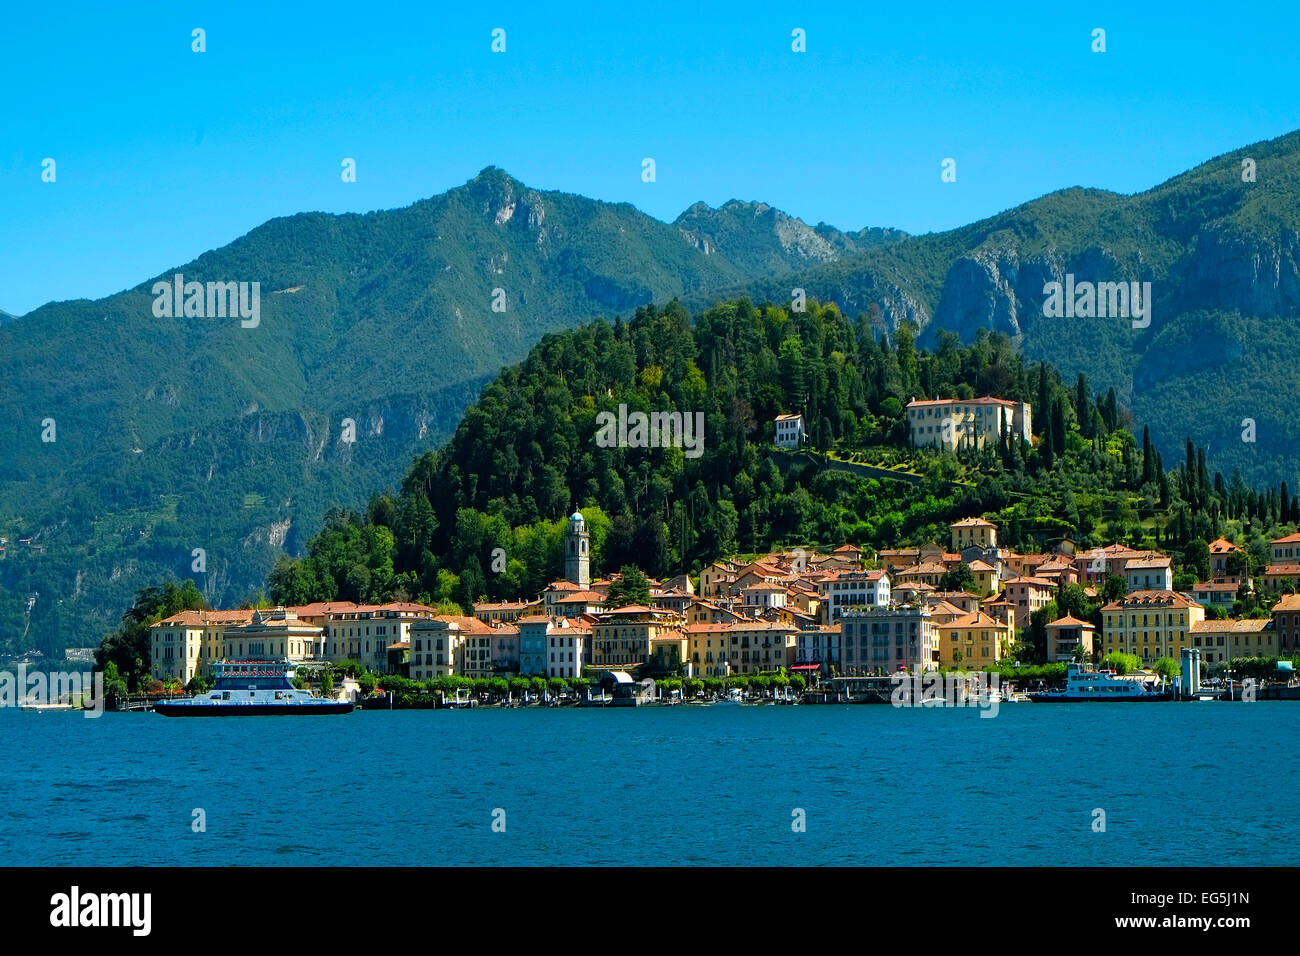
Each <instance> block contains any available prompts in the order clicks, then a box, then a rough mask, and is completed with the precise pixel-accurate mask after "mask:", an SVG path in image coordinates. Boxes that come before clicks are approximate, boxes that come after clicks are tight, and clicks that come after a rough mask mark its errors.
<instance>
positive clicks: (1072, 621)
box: [1047, 614, 1097, 631]
mask: <svg viewBox="0 0 1300 956" xmlns="http://www.w3.org/2000/svg"><path fill="white" fill-rule="evenodd" d="M1047 626H1048V627H1086V628H1088V629H1089V630H1093V631H1095V630H1096V629H1097V628H1096V626H1095V625H1093V624H1090V623H1089V622H1087V621H1081V620H1079V619H1078V618H1077V617H1075V616H1074V615H1072V614H1067V615H1065V617H1058V618H1057V619H1056V620H1055V621H1053V622H1052V623H1051V624H1048V625H1047Z"/></svg>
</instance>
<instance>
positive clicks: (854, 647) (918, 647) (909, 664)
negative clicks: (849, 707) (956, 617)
mask: <svg viewBox="0 0 1300 956" xmlns="http://www.w3.org/2000/svg"><path fill="white" fill-rule="evenodd" d="M840 630H841V632H842V639H841V646H842V655H843V672H844V674H846V675H859V674H873V673H874V674H888V673H891V672H893V671H897V670H908V671H911V672H913V673H916V672H923V671H925V670H927V669H929V668H931V667H933V666H934V665H935V664H937V663H938V661H939V643H938V631H937V629H936V627H935V624H934V620H933V617H932V614H931V611H930V609H929V608H928V607H925V606H924V605H893V606H885V607H861V608H850V609H848V610H846V611H845V612H844V614H843V615H842V616H841V618H840Z"/></svg>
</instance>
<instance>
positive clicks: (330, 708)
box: [153, 661, 353, 717]
mask: <svg viewBox="0 0 1300 956" xmlns="http://www.w3.org/2000/svg"><path fill="white" fill-rule="evenodd" d="M213 672H214V674H215V676H216V685H215V686H214V687H213V688H212V690H211V691H209V692H208V693H206V694H199V695H196V696H194V697H185V698H182V699H180V700H160V701H158V703H156V704H154V707H153V709H154V713H156V714H162V715H163V716H164V717H257V716H264V715H269V714H291V715H293V716H302V717H306V716H314V715H318V714H349V713H351V712H352V710H353V705H352V702H351V701H338V700H329V699H327V698H325V697H313V696H312V694H311V693H310V692H309V691H305V690H299V689H298V688H296V687H294V686H293V684H291V683H290V682H289V680H290V678H291V677H292V676H293V665H292V664H290V663H289V662H288V661H220V662H219V663H216V664H214V665H213Z"/></svg>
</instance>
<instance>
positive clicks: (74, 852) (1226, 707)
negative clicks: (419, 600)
mask: <svg viewBox="0 0 1300 956" xmlns="http://www.w3.org/2000/svg"><path fill="white" fill-rule="evenodd" d="M979 714H980V711H979V710H978V709H975V708H971V709H965V708H962V709H956V708H952V709H938V708H927V709H911V710H909V709H895V708H892V707H884V706H803V707H671V708H655V707H646V708H639V709H626V710H614V709H606V710H578V709H568V708H564V709H551V710H486V709H485V710H475V711H392V712H388V711H370V712H363V711H358V712H356V713H353V714H350V715H345V716H338V717H317V718H309V719H293V718H284V717H252V718H226V719H221V718H214V719H195V720H175V719H168V718H164V717H159V716H157V715H155V714H105V715H103V716H102V717H100V718H97V719H86V718H84V717H82V716H81V715H80V714H75V713H45V714H37V713H30V712H19V711H16V710H13V709H8V708H6V709H0V741H3V743H2V744H0V746H2V747H3V755H4V758H5V759H4V766H3V770H2V771H0V864H3V865H20V864H21V865H40V866H49V865H74V864H75V865H109V864H113V865H116V864H121V865H128V864H130V865H209V864H210V865H221V866H227V865H232V864H234V865H350V864H362V863H364V864H371V865H399V866H404V865H418V864H478V865H492V864H512V865H533V864H566V865H573V864H656V865H664V864H667V865H672V864H715V865H810V864H871V865H952V864H960V865H982V864H1001V865H1111V864H1115V865H1126V866H1131V865H1211V866H1212V865H1218V864H1287V865H1290V864H1293V863H1294V862H1295V855H1294V851H1293V850H1292V849H1291V840H1290V834H1291V831H1290V830H1289V824H1290V822H1291V819H1292V814H1291V811H1290V797H1291V796H1292V795H1294V794H1295V793H1296V792H1297V790H1298V789H1300V767H1298V766H1297V761H1296V760H1295V757H1296V752H1297V743H1296V740H1297V737H1296V726H1297V723H1300V704H1293V703H1289V702H1270V701H1259V702H1256V703H1250V704H1221V703H1189V704H1120V705H1111V706H1107V705H1096V704H1091V705H1090V704H1076V705H1069V704H1060V705H1053V706H1050V707H1046V706H1042V705H1034V704H1029V703H1025V704H1010V705H1004V706H1003V707H1002V708H1001V711H1000V713H999V714H998V716H997V717H996V718H993V719H988V718H980V716H979ZM196 808H201V809H202V810H203V811H204V816H205V818H206V832H201V833H196V832H194V831H193V829H192V821H193V820H194V819H195V817H194V811H195V809H196ZM796 809H800V810H802V811H803V814H804V817H805V818H806V830H805V832H794V830H793V829H792V821H794V820H795V819H796V815H795V811H796ZM1096 809H1101V810H1104V811H1105V815H1106V816H1105V832H1094V829H1093V822H1094V810H1096ZM494 819H495V820H497V821H498V826H499V825H500V823H501V821H504V826H505V831H504V832H494V830H493V821H494Z"/></svg>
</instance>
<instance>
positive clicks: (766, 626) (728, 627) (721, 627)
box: [686, 621, 799, 634]
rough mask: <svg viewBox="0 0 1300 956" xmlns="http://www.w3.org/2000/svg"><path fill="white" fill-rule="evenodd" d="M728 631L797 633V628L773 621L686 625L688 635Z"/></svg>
mask: <svg viewBox="0 0 1300 956" xmlns="http://www.w3.org/2000/svg"><path fill="white" fill-rule="evenodd" d="M729 631H787V632H789V633H791V634H797V633H799V628H797V627H795V626H793V625H791V624H779V623H776V622H773V621H728V622H727V623H725V624H687V625H686V632H687V633H688V634H721V633H724V632H729Z"/></svg>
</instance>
